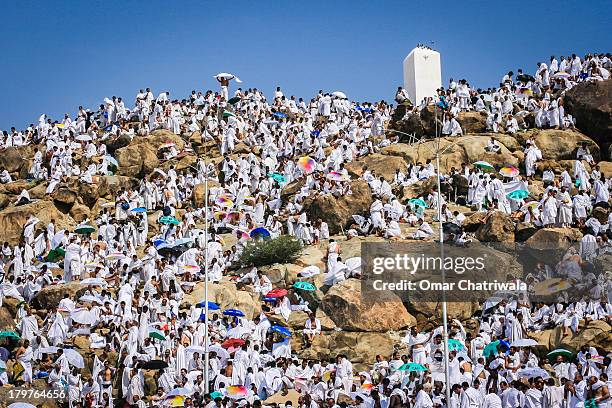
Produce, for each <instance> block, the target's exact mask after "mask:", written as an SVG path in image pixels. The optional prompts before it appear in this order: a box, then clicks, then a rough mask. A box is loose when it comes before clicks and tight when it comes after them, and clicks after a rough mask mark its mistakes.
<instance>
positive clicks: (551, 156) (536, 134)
mask: <svg viewBox="0 0 612 408" xmlns="http://www.w3.org/2000/svg"><path fill="white" fill-rule="evenodd" d="M516 137H517V138H518V139H520V140H521V141H523V142H525V141H526V140H527V139H528V138H532V139H533V140H534V141H535V144H536V145H537V146H538V148H539V149H540V150H541V151H542V158H543V159H545V160H573V159H576V150H577V149H578V143H579V142H586V143H588V144H589V149H590V151H591V154H593V157H595V159H596V160H597V158H598V157H599V147H598V146H597V145H596V144H595V143H594V142H593V140H592V139H591V138H590V137H588V136H586V135H584V134H582V133H580V132H578V131H576V130H569V129H568V130H556V129H532V130H530V131H528V132H519V133H517V134H516Z"/></svg>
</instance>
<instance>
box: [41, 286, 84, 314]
mask: <svg viewBox="0 0 612 408" xmlns="http://www.w3.org/2000/svg"><path fill="white" fill-rule="evenodd" d="M85 291H87V286H83V285H81V284H80V283H79V282H70V283H62V284H59V285H49V286H45V287H44V288H42V289H41V291H40V292H38V293H37V294H36V296H35V297H34V299H32V305H33V306H34V307H36V308H37V309H46V310H53V309H55V308H56V307H57V305H58V304H59V302H60V300H62V299H63V298H64V295H66V294H67V295H69V297H70V298H71V299H72V300H75V298H76V297H78V296H81V295H82V294H83V293H85Z"/></svg>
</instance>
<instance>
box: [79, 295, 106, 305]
mask: <svg viewBox="0 0 612 408" xmlns="http://www.w3.org/2000/svg"><path fill="white" fill-rule="evenodd" d="M79 300H80V301H81V302H86V303H99V304H103V303H102V301H101V300H100V299H98V298H97V297H95V296H93V295H83V296H81V297H80V298H79Z"/></svg>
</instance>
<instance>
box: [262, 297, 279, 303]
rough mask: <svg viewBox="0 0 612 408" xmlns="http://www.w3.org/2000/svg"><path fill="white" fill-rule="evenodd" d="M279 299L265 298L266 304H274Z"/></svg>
mask: <svg viewBox="0 0 612 408" xmlns="http://www.w3.org/2000/svg"><path fill="white" fill-rule="evenodd" d="M277 300H278V299H277V298H271V297H265V298H263V301H264V302H270V303H274V302H276V301H277Z"/></svg>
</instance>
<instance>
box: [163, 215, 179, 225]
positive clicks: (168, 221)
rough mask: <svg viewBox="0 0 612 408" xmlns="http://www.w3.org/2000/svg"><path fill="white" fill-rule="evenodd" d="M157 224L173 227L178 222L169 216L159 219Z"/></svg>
mask: <svg viewBox="0 0 612 408" xmlns="http://www.w3.org/2000/svg"><path fill="white" fill-rule="evenodd" d="M159 223H160V224H173V225H179V224H180V222H179V220H177V219H176V218H174V217H170V216H166V217H161V218H160V219H159Z"/></svg>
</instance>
